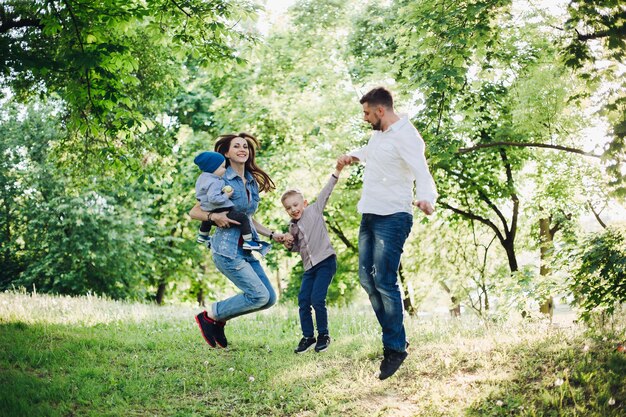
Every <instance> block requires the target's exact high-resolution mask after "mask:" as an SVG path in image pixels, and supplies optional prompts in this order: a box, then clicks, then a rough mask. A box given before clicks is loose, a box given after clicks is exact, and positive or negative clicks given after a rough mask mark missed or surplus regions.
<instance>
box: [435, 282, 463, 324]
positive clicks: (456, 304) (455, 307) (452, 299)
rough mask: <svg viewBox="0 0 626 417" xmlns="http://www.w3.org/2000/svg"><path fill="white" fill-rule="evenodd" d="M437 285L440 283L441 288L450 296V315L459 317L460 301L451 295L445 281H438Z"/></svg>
mask: <svg viewBox="0 0 626 417" xmlns="http://www.w3.org/2000/svg"><path fill="white" fill-rule="evenodd" d="M439 285H441V288H443V290H444V291H445V292H446V293H447V294H448V295H449V296H450V305H451V306H452V307H451V308H450V309H449V311H450V315H451V316H452V317H461V303H460V302H459V299H458V298H456V297H455V296H454V295H452V291H451V290H450V287H448V286H447V285H446V283H445V282H443V281H439Z"/></svg>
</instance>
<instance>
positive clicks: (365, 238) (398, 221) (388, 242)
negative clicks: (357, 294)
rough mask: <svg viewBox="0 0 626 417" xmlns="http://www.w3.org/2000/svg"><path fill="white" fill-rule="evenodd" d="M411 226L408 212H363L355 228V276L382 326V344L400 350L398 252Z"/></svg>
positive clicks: (403, 342) (403, 347)
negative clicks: (378, 213) (356, 241)
mask: <svg viewBox="0 0 626 417" xmlns="http://www.w3.org/2000/svg"><path fill="white" fill-rule="evenodd" d="M412 226H413V216H412V215H411V214H409V213H394V214H391V215H388V216H379V215H376V214H363V217H362V218H361V227H360V229H359V280H360V281H361V286H362V287H363V289H365V292H367V294H368V295H369V299H370V302H371V303H372V308H373V309H374V313H376V318H377V319H378V322H379V323H380V326H381V327H382V330H383V346H384V347H387V348H390V349H393V350H396V351H400V352H404V351H405V350H406V334H405V331H404V324H403V323H402V319H403V313H404V307H403V305H402V294H401V291H400V286H399V285H398V267H399V266H400V255H402V247H403V246H404V242H405V240H406V238H407V237H408V236H409V233H410V232H411V227H412Z"/></svg>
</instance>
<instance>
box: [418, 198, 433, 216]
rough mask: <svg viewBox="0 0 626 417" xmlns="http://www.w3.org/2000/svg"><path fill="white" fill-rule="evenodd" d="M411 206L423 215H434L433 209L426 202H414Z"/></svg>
mask: <svg viewBox="0 0 626 417" xmlns="http://www.w3.org/2000/svg"><path fill="white" fill-rule="evenodd" d="M413 205H414V206H415V207H417V208H419V209H420V210H422V211H423V212H424V214H425V215H427V216H430V215H431V214H433V213H434V211H435V208H434V207H433V205H432V204H430V203H429V202H428V201H424V200H420V201H414V202H413Z"/></svg>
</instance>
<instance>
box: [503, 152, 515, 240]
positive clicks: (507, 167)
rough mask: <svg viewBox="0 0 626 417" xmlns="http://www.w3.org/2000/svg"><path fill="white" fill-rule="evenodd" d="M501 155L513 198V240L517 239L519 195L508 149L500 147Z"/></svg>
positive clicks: (511, 230) (511, 231)
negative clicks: (516, 190)
mask: <svg viewBox="0 0 626 417" xmlns="http://www.w3.org/2000/svg"><path fill="white" fill-rule="evenodd" d="M500 157H501V158H502V163H503V164H504V169H505V170H506V183H507V185H508V186H509V190H510V192H511V200H513V218H512V219H511V228H510V233H511V241H514V240H515V234H516V232H517V216H518V215H519V197H518V196H517V193H516V192H515V184H514V183H513V172H512V170H511V164H510V163H509V158H508V157H507V155H506V151H505V150H504V149H500Z"/></svg>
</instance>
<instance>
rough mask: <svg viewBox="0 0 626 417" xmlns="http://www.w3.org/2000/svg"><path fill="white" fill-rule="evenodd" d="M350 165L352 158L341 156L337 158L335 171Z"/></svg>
mask: <svg viewBox="0 0 626 417" xmlns="http://www.w3.org/2000/svg"><path fill="white" fill-rule="evenodd" d="M351 164H352V157H351V156H350V155H341V156H340V157H339V158H337V166H336V167H337V169H338V170H340V171H341V170H342V169H343V167H345V166H346V165H351Z"/></svg>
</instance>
